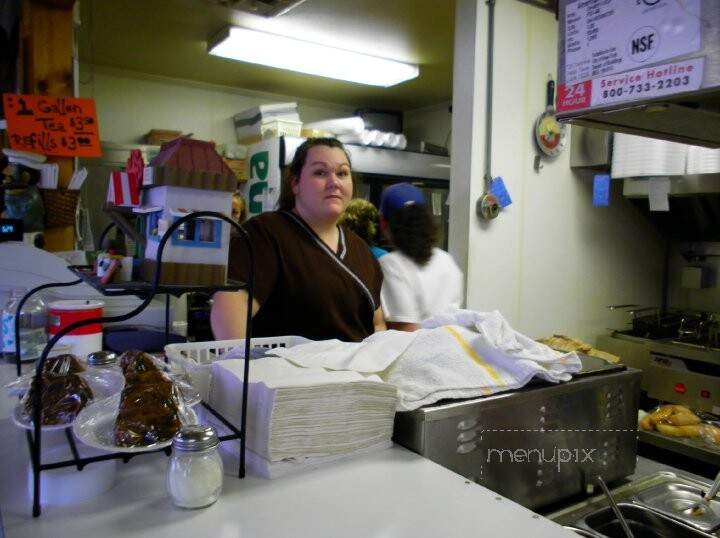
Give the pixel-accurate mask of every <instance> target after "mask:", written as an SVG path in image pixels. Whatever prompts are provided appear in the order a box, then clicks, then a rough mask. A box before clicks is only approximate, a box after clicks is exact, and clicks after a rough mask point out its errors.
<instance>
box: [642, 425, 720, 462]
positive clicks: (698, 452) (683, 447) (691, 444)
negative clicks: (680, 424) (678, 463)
mask: <svg viewBox="0 0 720 538" xmlns="http://www.w3.org/2000/svg"><path fill="white" fill-rule="evenodd" d="M638 433H639V434H640V435H639V437H638V439H639V440H640V442H641V443H646V444H648V445H652V446H655V447H658V448H663V449H665V450H669V451H671V452H675V453H677V454H682V455H683V456H687V457H689V458H693V459H696V460H698V461H702V462H705V463H709V464H711V465H716V466H720V450H717V449H715V450H714V449H712V448H711V447H709V446H708V445H707V443H705V442H703V441H702V440H700V439H691V438H684V437H668V436H666V435H662V434H660V433H658V432H648V431H644V430H639V432H638Z"/></svg>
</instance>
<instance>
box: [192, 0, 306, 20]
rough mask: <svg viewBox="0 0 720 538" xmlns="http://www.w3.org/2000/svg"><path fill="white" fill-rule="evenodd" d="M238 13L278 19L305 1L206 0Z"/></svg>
mask: <svg viewBox="0 0 720 538" xmlns="http://www.w3.org/2000/svg"><path fill="white" fill-rule="evenodd" d="M206 1H207V2H211V3H213V4H220V5H221V6H224V7H228V8H230V9H234V10H237V11H245V12H247V13H252V14H253V15H261V16H263V17H278V16H280V15H283V14H284V13H287V12H288V11H290V10H291V9H293V8H294V7H297V6H299V5H300V4H302V3H303V2H304V1H305V0H206Z"/></svg>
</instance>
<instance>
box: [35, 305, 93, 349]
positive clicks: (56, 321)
mask: <svg viewBox="0 0 720 538" xmlns="http://www.w3.org/2000/svg"><path fill="white" fill-rule="evenodd" d="M104 304H105V303H103V302H102V301H96V300H69V301H55V302H52V303H50V305H49V306H48V334H49V335H50V338H52V337H53V336H55V335H56V334H57V333H59V332H60V331H61V330H62V329H64V328H65V327H67V326H68V325H70V324H72V323H75V322H76V321H80V320H83V319H90V318H100V317H102V315H103V305H104ZM58 344H67V345H69V346H70V347H71V351H70V352H71V353H72V354H73V355H77V356H78V357H81V358H84V357H87V355H88V353H92V352H93V351H100V350H101V349H102V325H101V324H100V323H93V324H91V325H86V326H84V327H79V328H77V329H75V330H74V331H71V332H70V334H66V335H65V336H63V337H62V338H61V339H60V340H59V342H58Z"/></svg>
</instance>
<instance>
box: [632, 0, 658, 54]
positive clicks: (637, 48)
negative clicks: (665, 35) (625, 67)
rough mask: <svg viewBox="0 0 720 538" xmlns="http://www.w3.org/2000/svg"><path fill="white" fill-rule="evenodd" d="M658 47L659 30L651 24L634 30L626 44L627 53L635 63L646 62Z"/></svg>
mask: <svg viewBox="0 0 720 538" xmlns="http://www.w3.org/2000/svg"><path fill="white" fill-rule="evenodd" d="M645 1H650V0H645ZM659 48H660V32H658V31H657V29H655V28H653V27H652V26H643V27H642V28H638V29H637V30H635V31H634V32H633V34H632V36H631V37H630V41H629V42H628V45H627V53H628V56H629V57H630V59H631V60H633V61H634V62H637V63H644V62H647V61H648V60H649V59H650V58H652V57H653V56H655V53H656V52H657V51H658V49H659Z"/></svg>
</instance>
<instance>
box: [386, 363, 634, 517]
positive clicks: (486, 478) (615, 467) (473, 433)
mask: <svg viewBox="0 0 720 538" xmlns="http://www.w3.org/2000/svg"><path fill="white" fill-rule="evenodd" d="M581 359H582V361H583V370H582V372H581V373H580V374H578V375H576V376H575V378H574V379H573V380H572V381H570V382H568V383H561V384H557V385H554V384H547V383H542V384H540V383H536V384H532V385H529V386H527V387H525V388H523V389H520V390H517V391H512V392H508V393H503V394H497V395H494V396H490V397H485V398H478V399H472V400H464V401H451V402H445V403H443V402H441V403H439V404H436V405H432V406H428V407H424V408H421V409H417V410H415V411H410V412H406V413H398V414H397V415H396V418H395V436H394V439H395V441H396V442H398V443H400V444H401V445H403V446H406V447H407V448H410V449H411V450H413V451H415V452H417V453H418V454H421V455H423V456H425V457H427V458H428V459H430V460H432V461H435V462H437V463H439V464H440V465H443V466H445V467H447V468H448V469H451V470H453V471H455V472H457V473H459V474H461V475H463V476H465V477H467V478H469V479H471V480H473V481H475V482H477V483H478V484H482V485H484V486H486V487H488V488H490V489H492V490H493V491H496V492H498V493H499V494H501V495H504V496H506V497H508V498H510V499H512V500H514V501H516V502H518V503H520V504H522V505H524V506H527V507H529V508H535V507H539V506H543V505H546V504H549V503H551V502H555V501H557V500H560V499H563V498H566V497H570V496H572V495H574V494H577V493H580V492H583V491H584V490H585V488H586V485H587V483H588V481H589V480H590V478H591V477H592V476H594V475H598V474H600V475H602V476H603V477H604V478H605V479H606V481H612V480H616V479H619V478H623V477H625V476H628V475H630V474H632V473H633V471H634V469H635V457H636V453H637V410H638V403H639V395H640V375H641V374H640V372H639V371H638V370H634V369H626V368H625V367H624V366H621V365H611V364H607V363H605V362H604V361H601V360H600V359H596V358H593V357H587V356H581Z"/></svg>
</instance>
